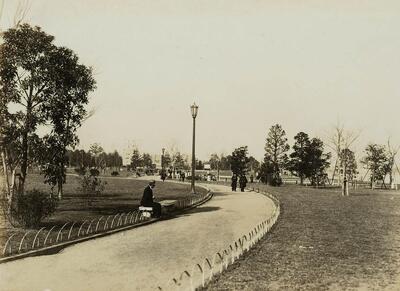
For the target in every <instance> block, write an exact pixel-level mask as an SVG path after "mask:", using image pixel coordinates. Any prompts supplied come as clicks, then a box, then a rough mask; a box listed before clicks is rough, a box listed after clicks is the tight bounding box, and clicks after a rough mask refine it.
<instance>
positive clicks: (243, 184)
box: [239, 175, 247, 192]
mask: <svg viewBox="0 0 400 291" xmlns="http://www.w3.org/2000/svg"><path fill="white" fill-rule="evenodd" d="M239 185H240V191H242V192H244V188H246V185H247V178H246V175H241V176H240V179H239Z"/></svg>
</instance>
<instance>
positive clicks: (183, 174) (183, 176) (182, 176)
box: [181, 172, 185, 182]
mask: <svg viewBox="0 0 400 291" xmlns="http://www.w3.org/2000/svg"><path fill="white" fill-rule="evenodd" d="M181 178H182V182H185V172H181Z"/></svg>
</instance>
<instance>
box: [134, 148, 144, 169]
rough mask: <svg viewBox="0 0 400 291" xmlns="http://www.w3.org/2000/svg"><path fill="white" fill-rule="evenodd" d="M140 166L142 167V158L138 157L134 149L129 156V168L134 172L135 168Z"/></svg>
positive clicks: (138, 154) (137, 152) (136, 150)
mask: <svg viewBox="0 0 400 291" xmlns="http://www.w3.org/2000/svg"><path fill="white" fill-rule="evenodd" d="M140 166H142V158H141V156H140V153H139V150H138V149H134V150H133V153H132V156H131V168H132V169H133V170H134V171H136V168H137V167H140Z"/></svg>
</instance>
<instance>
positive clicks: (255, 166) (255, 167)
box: [248, 156, 261, 174]
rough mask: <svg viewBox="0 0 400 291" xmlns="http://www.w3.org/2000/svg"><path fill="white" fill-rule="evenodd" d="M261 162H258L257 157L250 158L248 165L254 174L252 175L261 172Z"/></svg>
mask: <svg viewBox="0 0 400 291" xmlns="http://www.w3.org/2000/svg"><path fill="white" fill-rule="evenodd" d="M260 166H261V165H260V162H259V161H257V160H256V158H255V157H253V156H250V157H249V163H248V168H249V171H251V172H252V174H254V173H258V172H259V171H260Z"/></svg>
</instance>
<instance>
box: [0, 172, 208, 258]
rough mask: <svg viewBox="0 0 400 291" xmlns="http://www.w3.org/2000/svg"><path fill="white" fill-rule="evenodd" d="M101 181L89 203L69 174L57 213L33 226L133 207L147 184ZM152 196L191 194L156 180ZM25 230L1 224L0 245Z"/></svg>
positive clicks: (33, 181)
mask: <svg viewBox="0 0 400 291" xmlns="http://www.w3.org/2000/svg"><path fill="white" fill-rule="evenodd" d="M28 179H29V180H28V181H27V183H26V189H27V190H31V189H38V190H40V191H42V192H43V193H49V194H50V193H51V188H50V186H48V185H46V184H44V183H43V177H42V176H40V175H38V174H31V175H29V176H28ZM102 180H103V181H106V182H107V185H106V186H105V190H104V192H103V193H102V194H101V195H97V196H95V197H93V198H92V199H91V203H90V204H89V203H88V199H87V197H86V196H84V195H82V194H81V193H80V192H79V190H78V188H79V187H80V183H79V182H80V178H79V177H78V176H75V175H68V176H67V183H66V184H65V185H64V196H63V199H62V200H61V201H60V202H59V204H58V207H57V210H56V212H55V213H54V214H53V215H51V216H50V217H48V218H47V219H45V220H44V221H43V222H42V223H41V225H40V226H38V227H37V228H36V229H40V228H41V227H47V228H51V227H52V226H54V225H56V226H57V227H61V226H62V225H64V224H65V223H67V222H73V221H76V222H82V221H84V220H92V219H95V218H99V217H101V216H106V215H114V214H117V213H122V212H125V213H127V212H130V211H133V210H136V209H137V208H138V206H139V204H140V200H141V198H142V194H143V190H144V188H145V187H146V186H147V184H148V182H147V181H144V180H136V179H131V178H121V177H116V178H112V177H102ZM197 191H198V192H200V193H205V192H206V190H205V189H203V188H200V187H198V188H197ZM154 195H155V197H156V201H161V200H166V199H173V200H179V199H184V198H185V197H188V196H189V195H190V185H189V184H186V185H183V184H175V183H168V182H162V181H159V182H156V187H155V189H154ZM28 230H30V229H27V228H14V227H12V226H10V225H7V224H4V225H2V226H0V248H2V246H3V245H4V243H5V241H6V240H7V238H8V237H9V236H10V235H11V234H12V233H15V232H19V233H20V234H21V235H18V236H22V234H23V233H25V232H26V231H28ZM32 230H35V229H32ZM1 254H2V253H0V255H1Z"/></svg>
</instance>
